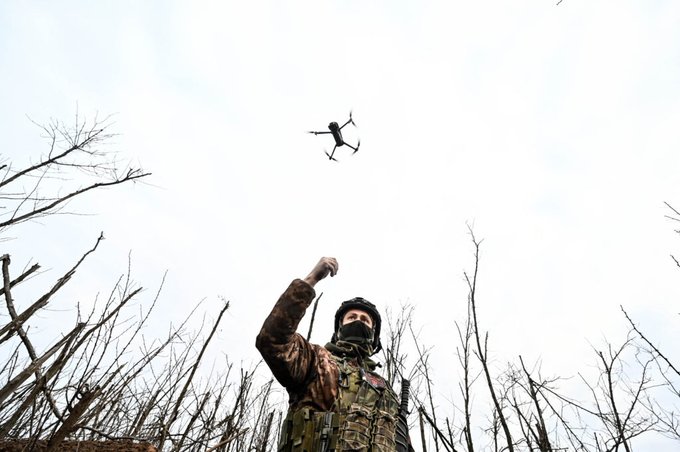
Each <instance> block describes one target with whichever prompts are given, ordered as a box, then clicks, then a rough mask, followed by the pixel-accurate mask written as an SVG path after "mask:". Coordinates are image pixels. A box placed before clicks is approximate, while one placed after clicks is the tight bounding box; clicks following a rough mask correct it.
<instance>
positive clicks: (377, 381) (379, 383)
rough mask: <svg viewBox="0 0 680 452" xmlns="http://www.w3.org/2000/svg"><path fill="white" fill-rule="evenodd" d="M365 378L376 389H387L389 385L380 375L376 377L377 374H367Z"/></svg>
mask: <svg viewBox="0 0 680 452" xmlns="http://www.w3.org/2000/svg"><path fill="white" fill-rule="evenodd" d="M364 378H365V379H366V381H367V382H368V383H369V384H370V385H371V386H373V387H374V388H377V389H384V388H386V387H387V384H386V383H385V379H384V378H382V377H381V376H379V375H376V374H373V373H370V372H366V374H364Z"/></svg>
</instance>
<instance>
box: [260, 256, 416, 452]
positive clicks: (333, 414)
mask: <svg viewBox="0 0 680 452" xmlns="http://www.w3.org/2000/svg"><path fill="white" fill-rule="evenodd" d="M337 271H338V262H337V261H336V260H335V259H334V258H331V257H323V258H321V259H320V260H319V262H318V263H317V264H316V266H315V267H314V269H313V270H312V271H311V272H310V273H309V275H308V276H307V277H306V278H305V279H296V280H294V281H293V282H292V283H291V284H290V286H289V287H288V289H286V291H285V292H284V293H283V294H282V295H281V297H280V298H279V300H278V301H277V303H276V305H275V306H274V309H273V310H272V312H271V314H269V317H267V319H266V320H265V321H264V325H262V329H261V330H260V333H259V334H258V336H257V341H256V347H257V349H258V350H259V351H260V353H261V354H262V357H263V358H264V360H265V362H266V363H267V365H268V366H269V368H270V369H271V371H272V373H273V374H274V376H275V377H276V379H277V380H278V381H279V383H281V384H282V385H283V386H284V387H285V388H286V390H287V391H288V396H289V406H288V415H287V416H286V419H285V420H284V422H283V425H282V426H281V437H280V440H279V447H278V451H279V452H331V451H333V452H340V451H343V452H344V451H362V452H395V451H401V450H410V451H412V450H413V449H412V448H411V447H410V441H409V439H408V431H407V430H406V429H404V428H400V429H397V423H398V418H399V414H400V413H399V399H398V397H397V395H396V394H395V392H394V391H393V390H392V388H391V387H390V385H389V384H388V383H387V382H386V381H385V379H384V378H382V377H381V376H380V375H378V374H377V373H375V372H374V371H375V368H376V363H375V362H374V361H373V360H371V359H370V357H371V356H372V355H373V354H375V353H377V352H378V351H379V350H380V348H381V347H380V324H381V321H380V314H379V313H378V310H377V309H376V307H375V305H373V304H372V303H371V302H369V301H367V300H364V299H363V298H353V299H351V300H347V301H345V302H343V303H342V304H341V305H340V307H339V309H338V311H337V312H336V314H335V323H334V329H335V332H334V334H333V337H332V339H331V341H330V342H329V343H328V344H326V345H325V346H323V347H322V346H320V345H316V344H311V343H309V342H307V340H305V338H303V337H302V336H301V335H300V334H298V333H296V329H297V327H298V324H299V323H300V320H301V319H302V317H303V316H304V314H305V310H306V309H307V308H308V307H309V305H310V304H311V302H312V301H313V300H314V297H315V291H314V286H315V285H316V284H317V283H318V282H319V281H321V280H322V279H324V278H325V277H326V276H328V275H331V276H335V274H336V273H337ZM401 414H402V416H404V413H401ZM397 431H398V432H399V433H396V432H397ZM404 436H406V437H404Z"/></svg>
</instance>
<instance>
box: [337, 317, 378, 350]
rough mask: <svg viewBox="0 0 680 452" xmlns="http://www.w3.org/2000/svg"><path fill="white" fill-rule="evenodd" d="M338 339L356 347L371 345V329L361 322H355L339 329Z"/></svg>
mask: <svg viewBox="0 0 680 452" xmlns="http://www.w3.org/2000/svg"><path fill="white" fill-rule="evenodd" d="M338 339H339V340H341V341H346V342H350V343H353V344H357V345H372V344H373V329H372V328H370V327H369V326H368V325H366V324H365V323H364V322H362V321H361V320H355V321H354V322H350V323H346V324H344V325H342V326H341V327H340V329H339V330H338Z"/></svg>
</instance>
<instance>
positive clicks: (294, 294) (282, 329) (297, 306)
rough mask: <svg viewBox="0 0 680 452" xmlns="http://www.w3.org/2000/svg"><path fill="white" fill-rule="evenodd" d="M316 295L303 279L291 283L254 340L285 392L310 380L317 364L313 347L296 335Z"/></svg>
mask: <svg viewBox="0 0 680 452" xmlns="http://www.w3.org/2000/svg"><path fill="white" fill-rule="evenodd" d="M314 296H315V292H314V288H313V287H312V286H310V285H309V284H307V283H306V282H304V281H302V280H301V279H296V280H294V281H293V282H292V283H290V286H288V289H286V291H285V292H284V293H283V294H282V295H281V296H280V297H279V300H278V301H277V302H276V305H274V309H272V312H271V313H270V314H269V316H268V317H267V319H266V320H265V321H264V324H263V325H262V329H261V330H260V333H259V334H258V335H257V340H256V341H255V346H256V347H257V349H258V350H259V351H260V353H261V354H262V357H263V358H264V361H265V362H266V363H267V365H268V366H269V368H270V369H271V371H272V373H273V374H274V377H276V379H277V380H278V381H279V383H281V384H282V385H283V386H284V387H285V388H286V389H289V390H293V391H295V389H296V388H297V387H299V386H301V385H303V384H304V383H305V382H306V381H307V378H308V376H309V374H310V372H312V371H313V370H312V369H314V368H315V364H316V352H315V351H314V347H313V346H312V345H311V344H310V343H309V342H307V340H305V338H303V337H302V336H301V335H300V334H298V333H296V330H297V327H298V324H299V323H300V320H302V317H303V316H304V315H305V311H306V310H307V308H308V307H309V305H310V304H311V303H312V300H313V299H314Z"/></svg>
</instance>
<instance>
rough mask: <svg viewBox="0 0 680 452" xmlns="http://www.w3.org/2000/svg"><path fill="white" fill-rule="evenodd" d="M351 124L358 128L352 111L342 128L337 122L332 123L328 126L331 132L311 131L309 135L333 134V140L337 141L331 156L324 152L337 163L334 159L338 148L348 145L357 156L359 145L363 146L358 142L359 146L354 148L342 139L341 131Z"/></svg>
mask: <svg viewBox="0 0 680 452" xmlns="http://www.w3.org/2000/svg"><path fill="white" fill-rule="evenodd" d="M350 123H351V124H352V125H353V126H354V127H356V126H357V125H356V124H354V121H353V120H352V112H351V111H350V112H349V119H348V120H347V122H346V123H344V124H343V125H342V126H339V125H338V123H337V122H331V123H330V124H328V130H329V131H330V132H312V131H310V132H308V133H313V134H314V135H321V134H324V133H330V134H332V135H333V139H334V140H335V146H333V150H332V151H331V153H330V154H329V153H328V151H325V150H324V152H325V153H326V155H327V156H328V158H329V159H330V160H333V161H335V162H337V160H336V159H335V158H334V157H333V155H334V154H335V150H336V149H337V148H339V147H340V146H343V145H346V146H347V147H349V148H352V149H354V152H352V155H354V154H356V153H357V152H358V151H359V145H360V144H361V141H360V140H358V141H357V145H356V147H355V146H352V145H351V144H349V143H346V142H345V140H343V139H342V132H341V131H342V129H343V127H345V126H346V125H347V124H350Z"/></svg>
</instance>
